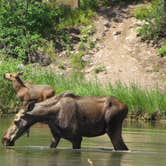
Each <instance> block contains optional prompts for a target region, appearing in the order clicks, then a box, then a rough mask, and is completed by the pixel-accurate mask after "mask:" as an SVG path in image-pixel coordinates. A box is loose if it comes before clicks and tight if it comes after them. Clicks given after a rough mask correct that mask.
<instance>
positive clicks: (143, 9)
mask: <svg viewBox="0 0 166 166" xmlns="http://www.w3.org/2000/svg"><path fill="white" fill-rule="evenodd" d="M150 11H151V5H150V4H146V5H142V6H139V7H137V8H136V9H135V11H134V15H135V17H136V18H137V19H139V20H146V18H148V17H149V15H150Z"/></svg>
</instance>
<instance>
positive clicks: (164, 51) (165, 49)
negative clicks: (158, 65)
mask: <svg viewBox="0 0 166 166" xmlns="http://www.w3.org/2000/svg"><path fill="white" fill-rule="evenodd" d="M159 55H160V56H161V57H163V56H166V40H164V41H163V42H162V43H161V48H160V49H159Z"/></svg>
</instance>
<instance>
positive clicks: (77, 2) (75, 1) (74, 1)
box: [71, 0, 80, 9]
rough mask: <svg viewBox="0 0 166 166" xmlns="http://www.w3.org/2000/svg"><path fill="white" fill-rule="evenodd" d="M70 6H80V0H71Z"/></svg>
mask: <svg viewBox="0 0 166 166" xmlns="http://www.w3.org/2000/svg"><path fill="white" fill-rule="evenodd" d="M71 7H72V8H73V9H75V8H79V7H80V0H71Z"/></svg>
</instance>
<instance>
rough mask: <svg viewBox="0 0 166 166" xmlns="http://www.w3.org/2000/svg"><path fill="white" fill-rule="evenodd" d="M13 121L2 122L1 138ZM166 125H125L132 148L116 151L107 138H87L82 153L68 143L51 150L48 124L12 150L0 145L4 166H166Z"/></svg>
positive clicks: (124, 131) (17, 143) (39, 125)
mask: <svg viewBox="0 0 166 166" xmlns="http://www.w3.org/2000/svg"><path fill="white" fill-rule="evenodd" d="M10 121H11V119H10V118H9V119H0V136H1V137H2V132H3V131H4V130H5V129H6V128H7V127H8V125H9V124H10ZM165 129H166V124H164V123H163V124H161V123H158V124H149V123H138V122H134V123H129V122H127V123H125V125H124V128H123V137H124V139H125V142H126V144H127V145H128V147H129V148H130V149H131V151H129V152H115V151H113V149H112V144H111V143H110V141H109V139H108V137H107V136H106V135H104V136H101V137H95V138H89V139H87V138H84V140H83V142H82V149H81V150H72V149H71V144H70V143H69V142H68V141H65V140H61V142H60V144H59V146H58V149H56V150H52V149H49V148H48V145H49V143H50V140H51V135H50V132H49V130H48V128H47V126H45V125H41V124H38V125H35V126H34V127H33V128H32V130H31V133H30V134H31V135H30V137H29V138H27V137H26V136H23V137H21V138H20V139H19V140H18V141H17V142H16V144H15V146H14V147H12V148H5V147H3V146H2V145H0V165H2V166H18V165H20V166H36V165H37V166H38V165H39V166H79V165H85V166H87V165H89V164H88V161H87V160H88V159H90V160H92V161H93V163H94V165H95V166H107V165H108V166H144V165H145V166H165V165H166V130H165Z"/></svg>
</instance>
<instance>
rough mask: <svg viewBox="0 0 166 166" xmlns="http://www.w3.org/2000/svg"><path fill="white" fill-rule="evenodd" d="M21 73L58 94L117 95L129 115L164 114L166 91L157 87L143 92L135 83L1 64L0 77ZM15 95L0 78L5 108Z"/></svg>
mask: <svg viewBox="0 0 166 166" xmlns="http://www.w3.org/2000/svg"><path fill="white" fill-rule="evenodd" d="M20 70H23V71H24V75H23V76H22V78H23V79H26V80H29V81H31V82H33V83H36V84H49V85H51V86H52V87H54V88H55V89H56V92H57V93H61V92H64V91H67V90H70V91H73V92H74V93H76V94H78V95H81V96H83V95H94V96H110V95H113V96H116V97H117V98H119V99H120V100H121V101H123V102H124V103H126V104H127V105H128V107H129V110H130V112H131V113H134V112H135V113H136V112H141V113H144V112H148V113H150V114H153V113H154V112H157V111H166V88H165V90H163V91H162V92H161V91H160V90H159V89H158V88H154V89H150V90H147V89H143V88H141V87H139V86H138V85H136V84H130V85H129V86H127V85H125V84H123V83H122V82H117V83H116V84H114V85H113V84H111V83H109V84H106V85H103V84H101V83H100V82H98V81H97V80H93V81H88V80H85V79H84V77H83V76H82V75H81V74H78V73H77V74H75V73H74V74H72V75H68V76H66V75H60V74H58V73H56V72H55V71H52V70H50V69H49V68H48V69H45V68H41V67H39V66H38V65H28V66H26V67H23V68H21V69H20V62H18V61H17V62H14V63H13V61H8V62H5V61H3V62H2V63H1V64H0V74H1V76H2V74H3V73H5V72H17V71H20ZM16 101H17V100H16V97H15V93H14V91H13V88H12V85H11V83H9V82H8V81H6V80H4V79H3V77H0V102H1V104H3V105H5V106H10V107H13V106H15V102H16Z"/></svg>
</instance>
